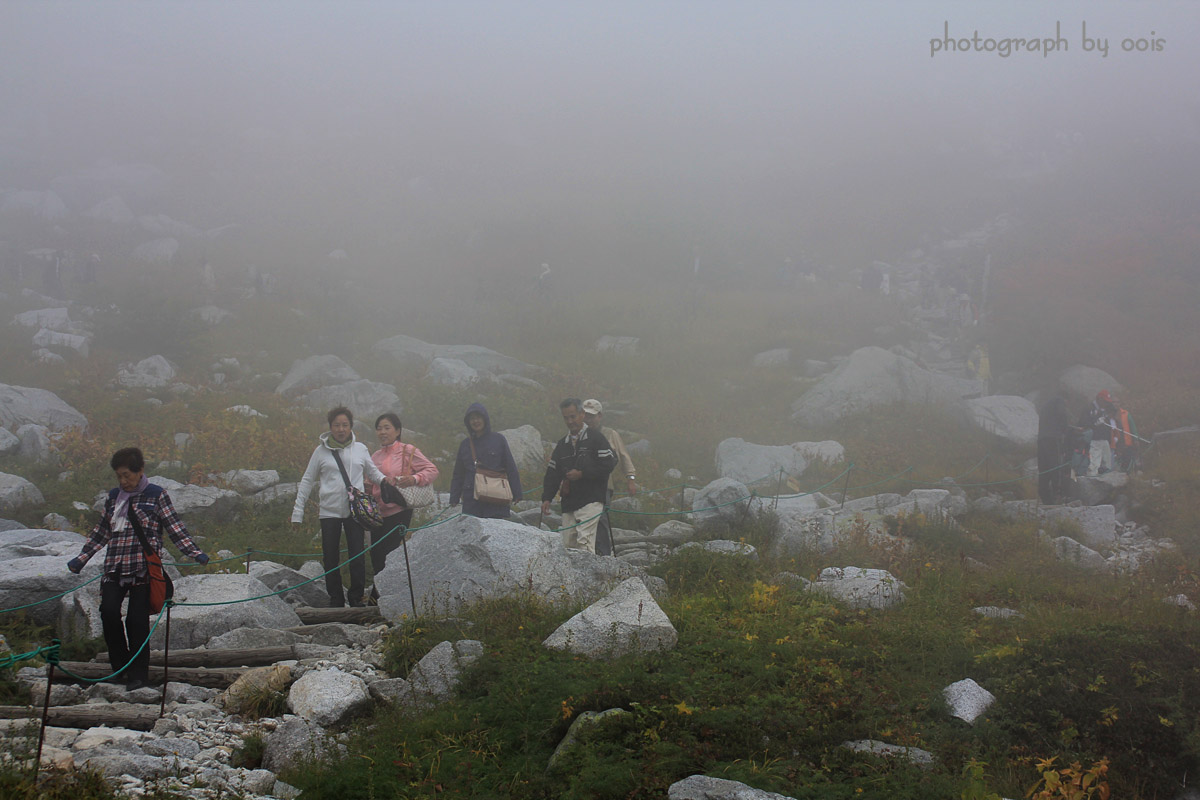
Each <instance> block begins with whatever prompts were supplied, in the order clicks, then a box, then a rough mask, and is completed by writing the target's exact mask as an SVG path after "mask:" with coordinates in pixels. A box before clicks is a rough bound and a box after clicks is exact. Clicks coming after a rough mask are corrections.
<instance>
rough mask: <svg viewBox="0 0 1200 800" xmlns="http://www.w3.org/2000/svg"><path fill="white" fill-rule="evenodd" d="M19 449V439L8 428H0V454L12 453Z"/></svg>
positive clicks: (7, 454) (9, 454)
mask: <svg viewBox="0 0 1200 800" xmlns="http://www.w3.org/2000/svg"><path fill="white" fill-rule="evenodd" d="M20 449H21V440H20V439H18V438H17V435H16V434H15V433H13V432H12V431H10V430H9V429H8V428H0V456H11V455H14V454H15V453H16V452H17V451H18V450H20Z"/></svg>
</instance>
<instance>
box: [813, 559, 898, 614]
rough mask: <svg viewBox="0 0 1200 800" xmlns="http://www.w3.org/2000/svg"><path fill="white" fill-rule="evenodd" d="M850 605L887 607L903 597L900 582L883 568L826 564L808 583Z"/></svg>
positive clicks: (865, 607)
mask: <svg viewBox="0 0 1200 800" xmlns="http://www.w3.org/2000/svg"><path fill="white" fill-rule="evenodd" d="M809 590H810V591H814V592H820V593H821V594H824V595H826V596H827V597H830V598H833V599H834V600H838V601H840V602H843V603H845V604H846V605H848V606H850V607H851V608H858V609H882V608H890V607H891V606H894V605H896V604H898V603H901V602H903V601H904V583H903V582H902V581H899V580H897V579H896V578H894V577H893V576H892V574H891V573H890V572H888V571H887V570H884V569H863V568H861V567H826V568H825V569H823V570H821V574H820V575H819V576H818V577H817V580H816V582H814V583H813V584H812V585H811V586H810V587H809Z"/></svg>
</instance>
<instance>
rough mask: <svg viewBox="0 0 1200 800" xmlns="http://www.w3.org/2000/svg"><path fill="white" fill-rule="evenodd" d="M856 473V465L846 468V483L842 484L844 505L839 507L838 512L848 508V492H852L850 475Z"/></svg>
mask: <svg viewBox="0 0 1200 800" xmlns="http://www.w3.org/2000/svg"><path fill="white" fill-rule="evenodd" d="M852 471H854V464H853V463H852V464H850V466H848V467H846V482H845V483H843V484H842V504H841V505H840V506H838V511H841V510H842V509H843V508H845V507H846V492H847V491H849V490H850V473H851V472H852Z"/></svg>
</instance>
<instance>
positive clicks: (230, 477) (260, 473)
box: [225, 469, 279, 494]
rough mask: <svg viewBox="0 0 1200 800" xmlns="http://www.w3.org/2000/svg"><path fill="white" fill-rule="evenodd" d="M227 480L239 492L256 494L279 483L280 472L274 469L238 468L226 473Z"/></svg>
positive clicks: (230, 486) (231, 487)
mask: <svg viewBox="0 0 1200 800" xmlns="http://www.w3.org/2000/svg"><path fill="white" fill-rule="evenodd" d="M225 480H226V481H227V482H228V483H229V488H230V489H233V490H234V491H235V492H237V493H239V494H254V493H255V492H261V491H262V490H263V489H267V488H270V487H272V486H274V485H276V484H277V483H279V473H278V472H277V471H276V470H273V469H236V470H233V471H232V472H228V473H226V474H225Z"/></svg>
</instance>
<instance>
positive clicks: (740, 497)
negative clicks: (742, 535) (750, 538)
mask: <svg viewBox="0 0 1200 800" xmlns="http://www.w3.org/2000/svg"><path fill="white" fill-rule="evenodd" d="M761 508H762V501H761V500H759V499H758V498H756V497H751V495H750V490H749V489H747V488H746V485H745V484H744V483H741V482H740V481H735V480H734V479H733V478H717V479H716V480H715V481H712V482H711V483H709V484H708V485H707V486H705V487H704V488H703V489H700V490H699V491H697V492H696V494H695V496H694V497H693V498H692V521H693V522H694V523H695V524H697V525H702V524H705V523H707V522H713V521H716V520H721V521H724V522H741V521H743V520H745V519H746V518H747V517H748V516H749V515H751V514H754V513H757V512H758V511H759V510H760V509H761Z"/></svg>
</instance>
